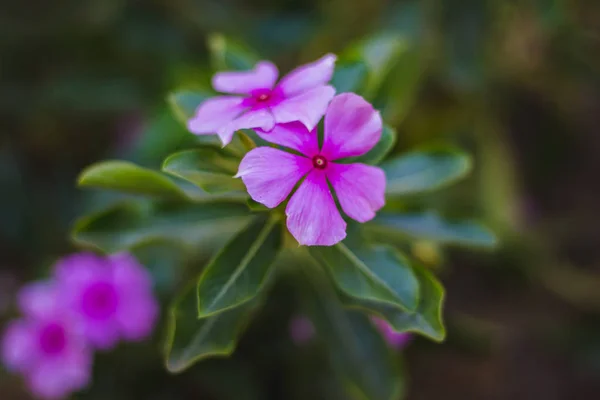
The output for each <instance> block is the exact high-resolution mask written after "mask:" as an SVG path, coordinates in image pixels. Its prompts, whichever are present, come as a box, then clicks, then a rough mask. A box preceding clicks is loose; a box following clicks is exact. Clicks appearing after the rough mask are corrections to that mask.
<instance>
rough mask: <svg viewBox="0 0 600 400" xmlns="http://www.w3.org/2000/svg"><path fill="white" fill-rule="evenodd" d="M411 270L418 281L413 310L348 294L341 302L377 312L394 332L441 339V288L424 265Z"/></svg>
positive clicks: (442, 326) (442, 297)
mask: <svg viewBox="0 0 600 400" xmlns="http://www.w3.org/2000/svg"><path fill="white" fill-rule="evenodd" d="M414 271H415V274H416V276H417V278H418V280H419V286H420V293H421V296H420V299H419V306H418V307H417V310H416V311H415V312H406V311H400V310H398V309H397V308H393V307H390V306H387V305H384V304H381V303H374V302H369V301H361V300H356V299H353V298H350V297H345V298H344V303H345V304H346V305H347V306H348V307H351V308H359V309H362V310H364V311H367V312H368V313H369V314H377V315H378V316H380V317H382V318H383V319H385V320H386V321H388V322H389V323H390V324H391V325H392V327H393V328H394V330H396V331H397V332H415V333H419V334H421V335H424V336H427V337H429V338H431V339H433V340H435V341H437V342H441V341H442V340H444V338H445V337H446V328H445V327H444V323H443V320H442V307H443V303H444V288H443V286H442V284H441V283H440V282H439V281H438V280H437V279H436V278H435V276H433V274H432V273H431V272H429V271H427V270H426V269H425V268H422V267H416V268H415V269H414Z"/></svg>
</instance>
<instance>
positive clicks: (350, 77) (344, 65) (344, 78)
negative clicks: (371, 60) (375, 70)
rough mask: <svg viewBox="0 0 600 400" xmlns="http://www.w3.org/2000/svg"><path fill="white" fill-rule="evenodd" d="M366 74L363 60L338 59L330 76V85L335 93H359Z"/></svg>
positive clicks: (366, 69)
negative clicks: (346, 60) (344, 60)
mask: <svg viewBox="0 0 600 400" xmlns="http://www.w3.org/2000/svg"><path fill="white" fill-rule="evenodd" d="M367 76H368V68H367V64H366V63H365V62H364V61H350V62H343V61H338V62H337V64H336V67H335V72H334V73H333V77H332V78H331V85H332V86H333V87H334V88H335V91H336V93H337V94H340V93H347V92H354V93H360V91H361V89H362V88H363V87H364V85H365V82H366V80H367Z"/></svg>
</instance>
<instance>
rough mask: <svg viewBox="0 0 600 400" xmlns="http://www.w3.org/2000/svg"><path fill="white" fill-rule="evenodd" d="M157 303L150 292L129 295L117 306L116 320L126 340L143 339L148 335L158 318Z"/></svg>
mask: <svg viewBox="0 0 600 400" xmlns="http://www.w3.org/2000/svg"><path fill="white" fill-rule="evenodd" d="M158 308H159V307H158V303H157V302H156V301H155V300H154V298H153V297H152V295H151V293H147V294H146V296H139V295H138V296H135V297H134V296H130V298H129V299H128V300H127V301H125V302H124V304H122V305H121V306H120V307H119V310H118V313H117V322H118V323H119V328H120V331H121V334H122V335H123V337H124V338H125V339H127V340H133V341H137V340H143V339H145V338H147V337H148V336H150V334H151V333H152V331H153V330H154V326H155V324H156V320H157V318H158Z"/></svg>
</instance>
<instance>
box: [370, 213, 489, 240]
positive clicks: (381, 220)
mask: <svg viewBox="0 0 600 400" xmlns="http://www.w3.org/2000/svg"><path fill="white" fill-rule="evenodd" d="M368 229H369V230H371V232H372V233H373V234H375V235H376V237H377V238H379V240H383V241H389V240H394V239H396V238H397V235H401V236H404V237H408V238H411V239H425V240H430V241H433V242H437V243H441V244H456V245H464V246H474V247H494V246H496V244H497V239H496V236H495V235H494V233H493V232H492V231H490V230H489V229H488V228H486V227H485V226H483V225H481V224H479V223H477V222H473V221H451V220H450V221H449V220H445V219H443V218H442V217H440V215H439V214H437V213H435V212H426V213H411V214H390V213H386V212H382V213H379V215H377V216H376V217H375V219H374V220H373V222H371V223H369V225H368ZM386 238H387V239H386Z"/></svg>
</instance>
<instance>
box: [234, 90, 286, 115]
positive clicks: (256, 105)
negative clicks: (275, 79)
mask: <svg viewBox="0 0 600 400" xmlns="http://www.w3.org/2000/svg"><path fill="white" fill-rule="evenodd" d="M283 98H284V95H283V92H282V91H281V89H278V88H275V89H273V90H271V89H256V90H254V91H252V93H251V95H250V97H247V98H246V99H245V100H244V103H242V104H243V105H245V106H246V107H250V108H251V109H254V110H260V109H263V108H266V107H272V106H274V105H276V104H278V103H279V102H281V101H282V100H283Z"/></svg>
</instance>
